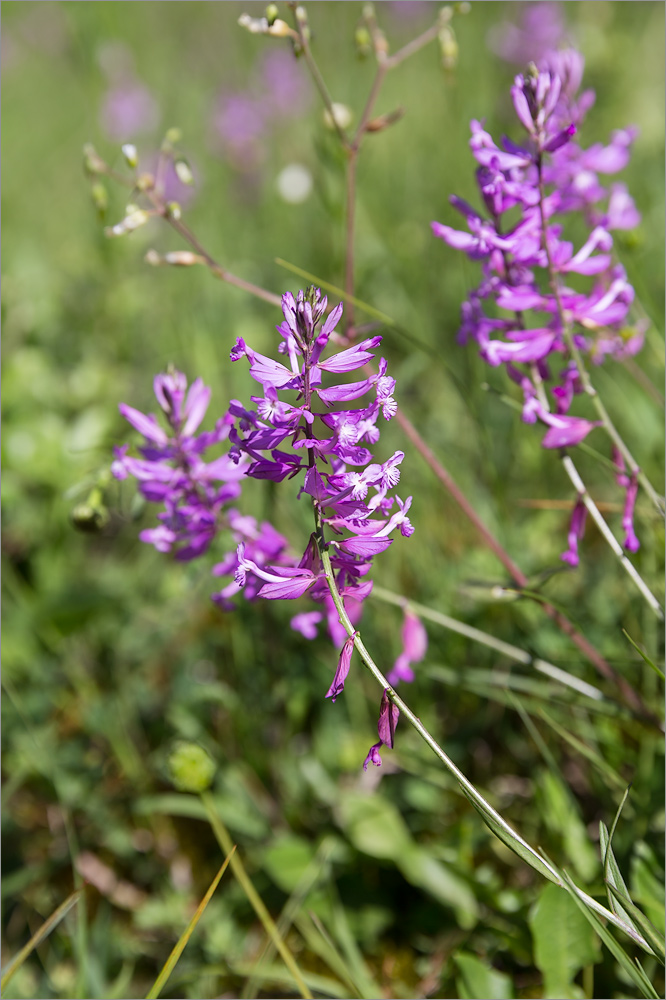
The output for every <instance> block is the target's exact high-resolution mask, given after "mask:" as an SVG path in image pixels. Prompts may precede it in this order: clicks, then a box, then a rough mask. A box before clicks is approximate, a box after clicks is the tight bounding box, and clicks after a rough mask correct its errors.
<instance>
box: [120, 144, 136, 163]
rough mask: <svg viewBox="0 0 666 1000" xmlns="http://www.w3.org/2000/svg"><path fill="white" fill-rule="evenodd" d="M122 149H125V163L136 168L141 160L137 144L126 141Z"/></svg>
mask: <svg viewBox="0 0 666 1000" xmlns="http://www.w3.org/2000/svg"><path fill="white" fill-rule="evenodd" d="M121 149H122V151H123V156H124V157H125V163H126V164H127V166H128V167H131V168H132V169H134V168H135V167H136V166H137V164H138V162H139V154H138V153H137V150H136V146H134V145H133V144H132V143H131V142H126V143H125V145H124V146H122V147H121Z"/></svg>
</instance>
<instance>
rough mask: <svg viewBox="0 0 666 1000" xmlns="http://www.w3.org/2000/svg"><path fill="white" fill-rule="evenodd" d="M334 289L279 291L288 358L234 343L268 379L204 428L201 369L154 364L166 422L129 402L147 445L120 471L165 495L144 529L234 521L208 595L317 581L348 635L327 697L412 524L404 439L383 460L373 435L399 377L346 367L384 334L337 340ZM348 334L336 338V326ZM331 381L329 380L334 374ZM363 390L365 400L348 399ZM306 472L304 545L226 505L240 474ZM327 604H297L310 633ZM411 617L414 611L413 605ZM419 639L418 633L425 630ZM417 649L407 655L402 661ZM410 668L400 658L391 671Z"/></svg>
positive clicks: (384, 718) (118, 455)
mask: <svg viewBox="0 0 666 1000" xmlns="http://www.w3.org/2000/svg"><path fill="white" fill-rule="evenodd" d="M327 306H328V302H327V299H326V296H322V295H321V292H320V291H319V289H316V288H308V289H307V291H305V292H303V291H301V292H299V293H298V296H297V298H294V296H293V295H292V294H291V292H287V293H286V294H285V295H284V296H283V298H282V312H283V317H284V319H283V322H282V323H281V324H280V325H279V326H278V327H277V330H278V333H279V334H280V337H281V338H282V339H281V343H280V345H279V348H278V351H279V352H280V353H281V354H282V355H283V357H284V359H285V361H286V362H288V363H287V364H283V363H282V362H281V361H278V360H277V359H274V358H270V357H267V356H266V355H263V354H259V353H258V352H257V351H254V350H253V349H252V348H251V347H250V346H249V345H247V344H246V343H245V342H244V341H243V340H242V339H241V338H239V339H238V340H237V341H236V344H235V346H234V348H233V350H232V351H231V359H232V361H239V360H240V359H241V358H243V357H245V358H246V359H247V360H248V362H249V366H250V375H251V376H252V377H253V378H254V379H255V380H256V381H257V382H258V383H259V384H260V385H261V387H262V390H263V395H262V396H252V397H251V402H252V403H253V404H254V406H251V407H246V406H245V405H244V404H243V403H241V402H240V401H239V400H232V402H231V404H230V406H229V409H228V411H227V413H226V414H225V415H224V416H223V417H222V418H221V419H220V420H218V421H217V424H216V426H215V429H214V430H213V431H210V432H203V433H200V434H198V435H197V434H195V433H194V432H195V431H196V430H197V429H198V427H199V425H200V424H201V421H202V419H203V417H204V415H205V413H206V410H207V408H208V403H209V400H210V389H208V388H207V387H206V386H204V385H203V382H202V381H201V379H197V380H196V381H195V382H193V383H192V385H191V386H190V387H189V390H188V389H187V383H186V379H185V376H184V375H183V374H182V373H180V372H169V373H167V374H164V375H158V376H157V377H156V378H155V382H154V389H155V395H156V397H157V400H158V402H159V404H160V406H161V408H162V410H163V412H164V414H165V417H166V421H167V423H168V425H169V428H170V431H171V434H168V433H167V432H166V431H165V430H164V429H163V428H162V427H161V426H160V424H159V423H158V421H157V420H156V418H155V417H154V416H152V415H150V416H147V415H146V414H143V413H141V412H139V411H138V410H136V409H134V408H133V407H131V406H127V405H126V404H124V403H121V404H120V412H121V413H122V415H123V416H124V417H125V418H126V419H127V420H128V421H129V423H130V424H131V425H132V426H133V427H134V428H135V429H136V430H138V431H139V432H140V433H141V434H142V435H143V437H144V444H143V445H142V447H141V449H140V452H141V456H142V457H141V458H135V457H132V456H131V455H129V454H128V447H127V445H123V446H121V447H118V448H116V449H115V461H114V463H113V466H112V472H113V474H114V475H115V476H116V478H118V479H123V478H126V477H127V476H128V475H131V476H134V477H135V478H136V479H137V480H138V482H139V488H140V490H141V492H142V494H143V495H144V497H146V499H148V500H150V501H155V502H160V503H162V504H163V506H164V509H163V511H162V512H161V513H160V514H159V515H158V519H159V521H160V524H159V526H158V527H156V528H149V529H147V530H145V531H143V532H141V536H140V537H141V539H142V541H144V542H148V543H150V544H152V545H154V546H155V547H156V548H157V549H158V550H159V551H161V552H170V551H173V552H174V553H175V556H176V558H178V559H181V560H189V559H194V558H196V557H197V556H200V555H203V554H204V553H205V552H206V551H207V550H208V548H209V547H210V545H211V542H212V541H213V539H214V537H215V535H216V534H217V532H218V531H219V530H220V529H221V528H222V527H226V528H229V529H230V530H231V531H232V533H233V535H234V537H235V540H236V542H237V547H236V549H235V550H232V551H231V552H229V553H228V554H227V556H226V557H225V558H224V559H223V560H222V561H221V562H220V563H218V564H216V565H215V567H214V568H213V573H214V574H215V575H216V576H219V577H225V576H226V577H231V580H230V582H229V583H228V584H227V585H225V586H224V587H223V588H222V589H221V590H219V591H218V592H216V593H215V594H214V595H213V600H215V601H216V602H217V603H218V604H219V605H220V606H221V607H223V608H230V607H233V604H232V603H231V598H232V597H233V596H234V595H236V594H238V593H239V592H240V591H244V592H245V594H246V596H247V597H248V598H250V599H253V598H255V597H263V598H266V599H268V600H295V599H296V598H299V597H303V596H304V595H305V594H308V595H309V597H310V598H311V599H312V600H314V601H315V602H316V603H318V604H320V605H323V606H324V608H325V611H326V613H327V618H328V624H329V631H330V633H331V635H332V637H333V639H334V641H336V642H338V643H339V642H340V641H342V640H343V639H344V645H343V647H342V652H341V654H340V659H339V662H338V666H337V669H336V672H335V676H334V678H333V681H332V683H331V685H330V688H329V690H328V693H327V697H330V698H331V699H332V700H333V701H335V699H336V698H337V697H338V695H339V694H340V693H341V692H342V690H343V688H344V683H345V679H346V677H347V674H348V672H349V668H350V664H351V657H352V652H353V648H354V634H352V635H348V633H347V630H346V629H345V627H344V626H343V624H342V623H341V620H340V612H341V611H342V613H343V615H348V616H349V620H352V619H353V620H354V622H358V620H359V618H360V614H361V607H362V601H363V600H364V599H365V598H366V597H367V596H368V595H369V594H370V592H371V590H372V581H371V580H369V579H365V578H366V577H367V575H368V573H369V571H370V569H371V565H372V560H373V557H374V556H376V555H378V554H379V553H380V552H383V551H385V550H386V549H387V548H388V547H389V545H391V543H392V541H393V538H392V537H391V536H392V535H393V533H394V532H395V531H396V530H397V531H399V532H400V534H402V535H403V536H405V537H409V536H410V535H411V534H412V533H413V530H414V529H413V527H412V525H411V522H410V520H409V516H408V512H409V509H410V506H411V503H412V498H411V497H407V499H406V500H404V501H403V500H402V499H401V498H400V497H399V496H392V495H390V492H391V490H392V489H393V487H394V486H396V485H397V483H398V481H399V479H400V464H401V462H402V460H403V458H404V452H402V451H396V452H395V453H394V454H393V455H392V456H391V457H390V458H389V459H387V460H386V461H385V462H383V463H378V462H375V461H374V460H373V459H374V456H373V453H372V451H371V450H370V447H368V446H369V445H375V444H376V443H377V441H378V440H379V435H380V431H379V427H378V426H377V422H378V420H379V418H380V416H381V417H382V418H383V419H384V420H390V419H391V417H392V416H394V415H395V413H396V410H397V404H396V402H395V399H394V396H393V393H394V390H395V379H393V378H391V377H390V376H389V375H388V374H387V363H386V361H385V359H384V358H382V359H381V360H380V362H379V366H378V370H377V371H376V372H374V373H373V374H370V375H368V376H367V377H366V378H364V379H362V380H360V381H355V382H341V381H340V377H341V376H344V375H345V374H346V373H347V372H351V371H355V370H357V369H359V368H362V367H364V366H366V365H367V364H368V362H370V361H371V360H372V359H373V358H374V354H373V353H372V350H373V348H375V347H378V346H379V344H380V342H381V339H382V338H381V337H379V336H377V337H371V338H369V339H368V340H364V341H362V342H361V343H358V344H354V345H353V346H351V347H343V349H342V350H338V351H336V352H335V353H330V350H329V346H330V344H331V343H333V342H334V341H333V338H334V337H335V336H337V335H336V334H335V329H336V326H337V324H338V322H339V320H340V318H341V316H342V310H343V307H342V303H340V304H339V305H338V306H336V307H335V308H334V309H332V310H331V311H330V313H329V314H328V315H326V310H327ZM338 339H339V338H338ZM331 382H332V383H333V384H330V383H331ZM355 400H363V402H364V403H365V404H366V405H365V406H360V407H350V406H349V404H350V403H352V402H353V401H355ZM222 442H227V444H228V450H227V451H226V453H225V454H223V455H222V456H220V457H218V458H214V459H212V460H211V461H209V462H206V461H204V455H205V453H206V451H207V450H208V448H210V447H212V446H214V445H219V444H221V443H222ZM295 477H296V478H298V480H299V481H300V484H301V485H300V491H299V494H298V495H299V497H300V496H306V497H308V498H309V501H310V503H311V505H312V509H313V513H314V531H313V532H312V534H311V535H310V537H309V539H308V541H307V543H306V545H305V548H304V551H303V552H302V554H301V555H294V554H293V553H292V551H291V550H290V548H289V544H288V541H287V539H286V538H284V536H283V535H281V534H280V532H279V531H277V529H276V528H274V527H273V526H272V525H271V524H269V523H268V522H265V523H263V524H261V525H258V524H257V522H256V521H255V519H254V518H249V517H246V516H243V515H242V514H241V513H240V512H239V511H238V510H237V509H235V508H231V507H229V504H230V503H231V501H234V500H236V499H237V498H238V496H239V495H240V491H241V487H240V484H241V481H242V480H243V479H244V478H250V479H264V480H271V481H272V482H276V483H278V482H282V481H284V480H287V479H293V478H295ZM322 617H323V615H322V613H321V612H318V611H310V612H302V613H300V614H298V615H296V616H295V617H294V619H293V621H292V625H293V627H294V628H296V629H298V630H299V631H300V632H302V633H303V634H304V635H305V636H307V637H309V638H312V637H313V636H314V635H315V634H316V629H317V624H318V622H319V621H320V620H321V619H322ZM412 617H413V616H412ZM413 633H414V628H413V626H412V628H411V629H406V632H405V635H406V638H405V644H406V646H408V647H409V648H408V649H407V650H406V652H405V653H404V654H402V655H403V657H409V660H410V661H413V660H415V659H417V658H420V656H422V655H423V652H424V648H421V647H424V641H425V640H424V639H421V643H420V647H419V649H417V650H416V651H415V650H414V648H413V647H414V646H415V642H414V639H413ZM416 645H418V643H417V644H416ZM406 662H408V661H406ZM400 679H403V680H409V679H411V671H407V670H405V669H404V667H403V669H402V672H401V671H400V669H398V671H397V672H396V673H395V676H394V680H395V682H396V683H397V682H398V681H399V680H400ZM396 723H397V709H396V708H395V706H391V707H390V709H389V702H388V698H387V696H386V692H384V696H383V698H382V704H381V708H380V721H379V736H380V741H379V743H378V744H376V745H375V746H374V747H373V748H372V750H371V751H370V754H369V755H368V758H367V759H366V764H365V766H366V767H367V764H368V761H372V762H373V763H374V764H381V757H380V756H379V752H378V751H379V747H380V746H381V745H382V744H387V745H389V746H392V745H393V732H394V729H395V724H396Z"/></svg>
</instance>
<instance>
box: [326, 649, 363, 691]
mask: <svg viewBox="0 0 666 1000" xmlns="http://www.w3.org/2000/svg"><path fill="white" fill-rule="evenodd" d="M355 635H356V633H354V635H350V636H349V637H348V638H347V641H346V642H345V644H344V646H343V647H342V651H341V653H340V659H339V660H338V666H337V669H336V671H335V677H334V678H333V680H332V682H331V686H330V688H329V689H328V691H327V692H326V697H327V698H330V699H331V701H335V699H336V698H337V697H338V695H339V694H342V690H343V688H344V686H345V681H346V680H347V674H348V673H349V667H350V666H351V658H352V653H353V652H354V636H355Z"/></svg>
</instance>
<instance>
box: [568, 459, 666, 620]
mask: <svg viewBox="0 0 666 1000" xmlns="http://www.w3.org/2000/svg"><path fill="white" fill-rule="evenodd" d="M562 465H563V466H564V471H565V472H566V474H567V475H568V477H569V479H570V480H571V482H572V484H573V487H574V489H575V490H576V492H577V493H578V496H579V497H580V498H581V500H582V501H583V503H584V504H585V507H586V508H587V510H588V512H589V514H590V517H591V518H592V520H593V521H594V523H595V524H596V526H597V527H598V529H599V531H600V532H601V534H602V535H603V537H604V539H605V540H606V542H608V545H609V546H610V548H611V550H612V551H613V553H614V554H615V555H616V556H617V558H618V559H619V560H620V564H621V566H622V568H623V569H624V570H625V572H626V573H627V574H628V576H630V577H631V579H632V580H633V581H634V583H635V584H636V586H637V587H638V589H639V591H640V592H641V594H642V596H643V597H644V598H645V600H646V601H647V603H648V604H649V606H650V607H651V608H652V610H653V611H654V613H655V614H656V616H657V617H658V618H659V619H662V620H663V617H664V612H663V610H662V608H661V605H660V604H659V601H658V600H657V598H656V597H655V596H654V594H653V593H652V591H651V590H650V588H649V587H648V585H647V584H646V583H645V581H644V580H643V578H642V577H641V575H640V573H639V572H638V570H637V569H636V567H635V566H634V564H633V563H632V562H630V561H629V559H627V557H626V555H625V554H624V552H623V550H622V546H621V545H620V543H619V542H618V540H617V538H616V537H615V535H614V534H613V532H612V531H611V529H610V528H609V527H608V525H607V524H606V522H605V520H604V518H603V515H602V514H601V511H600V510H599V508H598V507H597V505H596V504H595V502H594V500H593V499H592V497H591V496H590V494H589V493H588V491H587V488H586V486H585V483H584V482H583V480H582V479H581V478H580V475H579V473H578V470H577V468H576V466H575V465H574V463H573V461H572V460H571V456H570V455H567V454H563V455H562Z"/></svg>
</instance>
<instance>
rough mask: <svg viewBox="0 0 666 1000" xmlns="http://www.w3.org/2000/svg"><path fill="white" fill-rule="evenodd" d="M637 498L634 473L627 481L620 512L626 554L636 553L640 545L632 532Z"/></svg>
mask: <svg viewBox="0 0 666 1000" xmlns="http://www.w3.org/2000/svg"><path fill="white" fill-rule="evenodd" d="M637 496H638V476H637V474H636V473H635V472H634V473H632V475H631V478H630V480H629V485H628V486H627V492H626V495H625V500H624V511H623V512H622V529H623V531H624V541H623V543H622V544H623V545H624V547H625V549H626V550H627V552H638V550H639V549H640V547H641V543H640V542H639V541H638V538H637V536H636V532H635V531H634V507H635V506H636V497H637Z"/></svg>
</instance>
